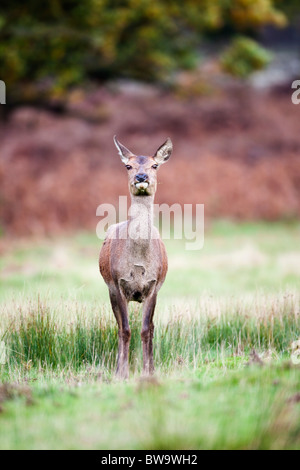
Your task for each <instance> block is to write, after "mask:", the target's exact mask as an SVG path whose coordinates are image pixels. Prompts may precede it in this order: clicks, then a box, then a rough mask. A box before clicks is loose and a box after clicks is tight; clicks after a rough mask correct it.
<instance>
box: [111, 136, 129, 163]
mask: <svg viewBox="0 0 300 470" xmlns="http://www.w3.org/2000/svg"><path fill="white" fill-rule="evenodd" d="M114 143H115V146H116V147H117V149H118V152H119V155H120V157H121V160H122V162H123V163H124V164H125V165H126V164H127V163H128V160H129V158H130V157H132V156H133V153H132V152H130V150H128V149H127V148H126V147H125V146H124V145H122V144H121V143H120V142H119V141H118V140H117V137H116V136H114Z"/></svg>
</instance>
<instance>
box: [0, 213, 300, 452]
mask: <svg viewBox="0 0 300 470" xmlns="http://www.w3.org/2000/svg"><path fill="white" fill-rule="evenodd" d="M299 234H300V226H299V224H297V223H294V224H284V223H278V224H271V225H268V224H262V223H261V224H244V225H234V224H231V223H229V222H224V221H219V222H217V223H215V224H213V225H212V226H211V227H210V228H209V230H208V232H207V234H206V243H205V247H204V250H203V251H202V252H200V253H195V252H185V251H184V243H183V242H182V241H178V240H177V241H169V242H168V244H167V245H168V246H167V248H168V253H169V260H170V269H169V274H168V277H167V281H166V284H165V285H164V287H163V289H162V291H161V295H160V298H159V302H158V306H157V311H156V314H155V325H156V329H155V345H154V351H155V365H156V375H155V377H154V378H152V379H146V378H142V377H141V365H142V350H141V341H140V329H141V325H140V323H141V315H140V310H139V306H138V305H135V304H132V306H131V309H130V324H131V330H132V341H131V351H130V379H129V381H127V382H119V381H117V380H116V378H115V375H114V370H115V366H116V352H117V330H116V325H115V321H114V318H113V315H112V312H111V309H110V307H109V304H108V296H107V292H106V287H105V285H104V283H103V282H102V281H101V278H100V277H99V275H98V272H97V266H96V260H97V250H98V245H100V243H99V241H98V240H97V239H95V237H94V236H93V235H91V234H79V235H76V236H73V237H71V238H70V239H67V238H59V239H55V240H42V241H38V242H32V241H18V242H16V241H10V242H8V241H6V240H3V243H2V257H1V261H0V263H1V268H2V269H1V274H0V279H1V286H0V295H1V298H0V309H1V313H0V338H2V340H3V341H4V342H5V346H6V352H7V361H6V363H5V364H4V365H0V448H1V449H46V448H47V449H49V448H50V449H64V448H68V449H86V448H91V449H299V448H300V374H299V371H300V369H299V365H298V364H295V361H292V360H291V353H292V350H291V345H292V343H293V342H294V341H296V340H297V339H298V338H300V314H299V307H300V294H299V290H298V289H297V287H298V288H299V265H298V264H297V259H298V258H297V257H299V256H300V245H299ZM0 249H1V244H0ZM295 260H296V262H295ZM253 350H254V351H255V352H253ZM1 384H2V385H1Z"/></svg>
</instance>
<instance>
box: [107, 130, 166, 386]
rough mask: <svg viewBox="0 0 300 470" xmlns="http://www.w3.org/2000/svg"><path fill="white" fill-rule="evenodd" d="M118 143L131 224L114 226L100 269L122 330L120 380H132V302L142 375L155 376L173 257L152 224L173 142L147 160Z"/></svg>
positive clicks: (110, 232)
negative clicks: (159, 321)
mask: <svg viewBox="0 0 300 470" xmlns="http://www.w3.org/2000/svg"><path fill="white" fill-rule="evenodd" d="M114 142H115V145H116V147H117V149H118V152H119V155H120V157H121V160H122V162H123V163H124V165H125V166H126V168H127V171H128V182H129V191H130V196H131V207H130V212H129V220H127V221H125V222H121V223H119V224H115V225H112V226H110V227H109V229H108V231H107V235H106V238H105V241H104V243H103V246H102V249H101V252H100V260H99V266H100V272H101V274H102V276H103V279H104V281H105V282H106V284H107V286H108V289H109V296H110V302H111V306H112V310H113V313H114V315H115V318H116V321H117V323H118V328H119V352H118V363H117V375H118V376H119V377H121V378H128V375H129V365H128V354H129V343H130V336H131V332H130V327H129V319H128V303H129V302H130V301H134V302H140V303H143V319H142V332H141V338H142V343H143V373H144V374H146V375H148V374H152V373H153V372H154V363H153V333H154V324H153V316H154V310H155V305H156V298H157V293H158V291H159V289H160V288H161V286H162V284H163V282H164V280H165V277H166V274H167V270H168V258H167V253H166V249H165V246H164V244H163V242H162V240H161V238H160V236H159V232H158V230H157V229H156V227H154V225H153V203H154V196H155V192H156V188H157V170H158V168H159V167H160V165H162V164H163V163H165V162H166V161H167V160H169V158H170V156H171V153H172V142H171V140H170V139H169V138H168V139H167V140H166V142H165V143H164V144H163V145H162V146H161V147H159V149H158V150H157V152H156V153H155V154H154V156H148V157H145V156H137V155H134V154H133V153H132V152H131V151H130V150H128V149H127V148H126V147H124V145H122V144H121V143H120V142H118V140H117V139H116V137H114Z"/></svg>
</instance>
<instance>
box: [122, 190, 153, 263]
mask: <svg viewBox="0 0 300 470" xmlns="http://www.w3.org/2000/svg"><path fill="white" fill-rule="evenodd" d="M153 203H154V196H133V195H131V207H130V212H129V225H128V229H129V245H130V247H129V249H130V253H131V254H132V255H134V259H135V261H136V262H137V263H138V262H139V261H142V260H143V259H145V258H146V257H147V254H149V251H150V242H151V238H152V230H153Z"/></svg>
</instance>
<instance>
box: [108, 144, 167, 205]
mask: <svg viewBox="0 0 300 470" xmlns="http://www.w3.org/2000/svg"><path fill="white" fill-rule="evenodd" d="M114 142H115V145H116V147H117V149H118V152H119V155H120V157H121V160H122V162H123V163H124V165H125V167H126V168H127V171H128V183H129V191H130V193H131V194H132V195H133V196H152V195H154V194H155V192H156V187H157V170H158V168H159V167H160V165H162V164H163V163H166V161H168V160H169V158H170V156H171V153H172V149H173V145H172V142H171V139H170V138H168V139H167V140H166V142H165V143H164V144H163V145H161V146H160V147H159V149H158V150H157V151H156V153H155V154H154V155H153V156H150V157H145V156H142V155H135V154H134V153H132V152H131V151H130V150H128V149H127V148H126V147H125V146H124V145H122V144H121V143H120V142H119V141H118V140H117V138H116V136H114Z"/></svg>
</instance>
